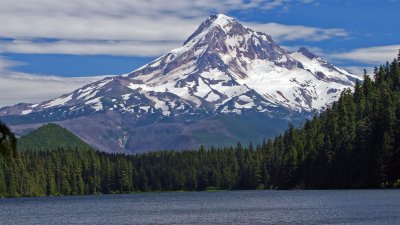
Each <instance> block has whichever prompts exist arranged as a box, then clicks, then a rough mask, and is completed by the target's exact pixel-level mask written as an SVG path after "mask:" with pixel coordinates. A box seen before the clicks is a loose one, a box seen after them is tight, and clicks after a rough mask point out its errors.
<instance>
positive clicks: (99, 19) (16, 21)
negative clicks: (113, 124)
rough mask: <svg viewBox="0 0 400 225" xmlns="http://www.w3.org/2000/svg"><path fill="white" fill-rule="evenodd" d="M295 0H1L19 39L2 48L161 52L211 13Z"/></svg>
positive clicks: (1, 15) (309, 31)
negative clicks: (49, 41) (49, 40)
mask: <svg viewBox="0 0 400 225" xmlns="http://www.w3.org/2000/svg"><path fill="white" fill-rule="evenodd" d="M291 2H295V0H268V1H267V0H250V1H244V0H221V1H214V0H201V1H187V0H174V1H167V0H147V1H141V0H113V1H110V0H87V1H82V0H69V1H54V0H24V1H23V2H21V1H12V0H4V1H0V38H11V39H14V40H15V41H5V40H3V41H1V42H0V53H1V52H3V53H4V52H10V53H39V54H41V53H53V54H76V55H78V54H79V55H82V54H85V55H96V54H109V55H136V56H158V55H160V54H163V53H165V52H166V51H168V50H171V49H173V48H175V47H178V46H179V45H181V43H182V42H183V41H184V40H185V39H186V38H187V37H189V36H190V34H191V33H192V32H194V31H195V29H196V28H197V26H198V25H199V24H200V23H201V22H202V21H203V20H204V19H205V18H206V17H207V16H208V15H209V14H212V13H228V12H230V11H232V10H238V9H240V10H243V9H253V8H257V9H263V10H270V9H273V8H277V7H284V6H285V4H286V5H287V4H290V3H291ZM298 2H301V3H308V1H306V2H302V0H298ZM248 26H249V27H250V28H254V29H255V30H257V31H262V32H265V33H267V34H271V35H272V36H273V37H274V38H275V39H277V40H278V41H292V40H299V39H303V40H309V41H320V40H325V39H329V38H333V37H344V36H346V35H347V33H346V32H345V31H344V30H342V29H322V28H315V27H306V26H293V25H282V24H276V23H267V24H257V23H248ZM43 39H45V40H43ZM46 39H47V40H48V39H55V40H53V41H52V42H51V43H48V42H47V41H46Z"/></svg>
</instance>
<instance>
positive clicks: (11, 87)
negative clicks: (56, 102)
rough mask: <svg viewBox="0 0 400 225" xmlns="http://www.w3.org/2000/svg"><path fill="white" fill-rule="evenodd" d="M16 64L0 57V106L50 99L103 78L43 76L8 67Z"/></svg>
mask: <svg viewBox="0 0 400 225" xmlns="http://www.w3.org/2000/svg"><path fill="white" fill-rule="evenodd" d="M16 64H19V62H14V61H10V60H7V59H5V58H3V57H0V90H1V93H2V94H1V95H0V107H3V106H7V105H14V104H17V103H21V102H25V103H36V102H41V101H43V100H47V99H52V98H55V97H58V96H60V95H62V94H65V93H68V92H70V91H73V90H75V89H77V88H79V87H81V86H83V85H85V84H89V83H91V82H94V81H96V80H99V79H101V78H104V76H97V77H58V76H43V75H33V74H27V73H20V72H13V71H10V70H9V67H11V66H14V65H16Z"/></svg>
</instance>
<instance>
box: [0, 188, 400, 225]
mask: <svg viewBox="0 0 400 225" xmlns="http://www.w3.org/2000/svg"><path fill="white" fill-rule="evenodd" d="M0 218H1V220H0V224H12V225H15V224H19V225H24V224H41V225H47V224H49V225H50V224H51V225H55V224H57V225H60V224H96V225H98V224H107V225H111V224H363V225H364V224H380V225H382V224H400V190H332V191H304V190H293V191H273V190H266V191H221V192H166V193H144V194H131V195H101V196H66V197H36V198H16V199H0Z"/></svg>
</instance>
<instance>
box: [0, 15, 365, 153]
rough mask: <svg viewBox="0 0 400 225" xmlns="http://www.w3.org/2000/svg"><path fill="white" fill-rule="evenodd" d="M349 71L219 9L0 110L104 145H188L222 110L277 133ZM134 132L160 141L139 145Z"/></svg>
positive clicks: (349, 81)
mask: <svg viewBox="0 0 400 225" xmlns="http://www.w3.org/2000/svg"><path fill="white" fill-rule="evenodd" d="M357 79H359V78H358V77H357V76H355V75H353V74H350V73H348V72H347V71H344V70H342V69H339V68H337V67H335V66H333V65H331V64H329V63H328V62H326V61H324V60H322V59H321V58H320V57H318V56H315V55H314V54H312V53H311V52H309V51H308V50H307V49H306V48H300V49H299V51H298V52H289V51H287V50H285V49H283V48H281V47H280V46H279V45H277V44H276V43H275V42H274V41H273V40H272V38H271V37H270V36H269V35H266V34H264V33H260V32H255V31H253V30H251V29H249V28H247V27H245V26H243V25H241V24H240V23H239V22H238V21H236V20H235V19H233V18H230V17H227V16H224V15H221V14H219V15H213V16H210V17H209V18H208V19H207V20H206V21H204V22H203V23H202V24H201V25H200V26H199V28H198V29H197V30H196V31H195V32H194V33H193V34H192V35H191V36H190V37H189V38H188V39H187V40H186V41H185V42H184V45H183V46H182V47H180V48H178V49H175V50H172V51H170V52H168V53H166V54H165V55H163V56H161V57H160V58H158V59H156V60H154V61H153V62H151V63H149V64H147V65H145V66H143V67H141V68H139V69H137V70H135V71H133V72H131V73H128V74H125V75H121V76H115V77H109V78H105V79H103V80H100V81H98V82H95V83H92V84H89V85H86V86H84V87H82V88H80V89H78V90H76V91H74V92H72V93H69V94H65V95H63V96H61V97H59V98H56V99H53V100H50V101H45V102H42V103H39V104H19V105H16V106H11V107H5V108H2V109H0V117H1V119H2V120H5V121H6V122H7V123H9V124H22V125H20V126H19V128H20V129H21V130H23V124H32V123H37V124H40V123H44V122H50V121H59V123H60V124H63V125H64V126H66V127H67V128H68V127H69V128H70V129H71V130H72V131H74V132H75V133H76V134H78V136H80V137H81V138H82V139H84V140H85V141H87V142H89V143H91V144H92V145H94V146H96V147H97V148H99V149H101V150H104V151H137V150H150V149H153V150H154V149H155V148H157V149H171V148H185V147H189V148H190V147H195V146H198V145H199V144H209V143H202V142H201V141H199V139H198V138H197V139H196V137H195V136H196V135H194V133H196V132H197V131H199V130H201V129H203V130H207V132H208V131H209V130H210V127H213V126H211V125H210V122H209V121H219V119H220V118H224V116H228V117H229V116H231V117H234V118H237V119H239V120H240V118H245V117H246V115H253V117H254V118H261V117H262V118H264V119H261V120H262V121H272V120H275V121H280V122H277V123H276V124H277V125H276V126H274V128H273V129H270V130H274V131H275V130H276V131H277V132H278V131H280V130H282V129H284V127H286V126H285V124H287V122H288V121H293V120H296V119H299V118H300V119H299V120H301V116H304V115H307V114H309V113H310V112H312V111H313V110H322V109H324V108H325V107H326V106H328V105H329V104H330V103H332V102H333V101H334V100H336V99H337V98H338V97H339V95H340V92H341V91H342V90H343V89H345V88H349V87H352V86H353V84H354V82H355V80H357ZM111 115H112V116H111ZM255 115H256V116H255ZM216 118H219V119H216ZM247 119H248V118H247ZM205 121H208V122H205ZM266 123H270V124H272V123H271V122H266ZM161 124H162V125H161ZM206 124H208V126H206ZM278 124H279V125H278ZM221 126H224V125H223V124H222V125H221ZM268 126H270V127H271V128H272V125H268V124H267V126H266V127H265V129H264V130H268ZM280 126H281V128H279V127H280ZM30 127H31V125H30ZM140 127H142V128H143V127H147V128H146V129H147V130H143V129H140ZM161 127H162V128H161ZM171 127H173V128H171ZM199 127H201V129H200V128H199ZM196 129H197V130H196ZM213 129H214V130H215V127H214V128H213ZM82 130H84V132H82ZM264 130H263V131H262V132H264ZM164 131H165V132H164ZM96 132H97V134H98V135H97V136H99V135H100V136H101V138H106V136H107V134H110V137H111V139H110V140H109V141H107V142H109V143H103V144H102V143H100V142H101V141H99V138H97V136H96ZM137 132H142V134H143V135H148V136H151V137H153V138H154V137H156V136H160V135H164V137H168V140H167V139H163V143H161V139H158V140H157V138H155V139H154V140H153V142H157V141H160V143H158V144H155V145H151V146H150V147H149V144H147V146H146V144H145V143H144V144H142V145H138V144H137V143H138V142H139V143H140V140H141V136H140V134H138V133H137ZM149 132H150V133H151V134H150V133H149ZM152 132H153V133H152ZM157 132H159V133H161V134H158V133H157ZM219 132H220V134H223V136H224V137H228V139H229V140H231V139H232V142H234V141H237V140H242V139H241V138H240V137H239V136H240V135H238V134H233V133H232V132H230V130H229V129H228V128H226V129H225V130H223V129H222V130H219ZM211 133H212V132H211ZM260 135H263V134H261V133H260ZM271 135H273V134H271ZM101 138H100V139H101ZM102 141H104V140H102ZM254 141H258V140H254ZM203 142H204V141H203ZM205 142H207V140H205ZM166 143H167V144H166ZM168 143H170V144H168Z"/></svg>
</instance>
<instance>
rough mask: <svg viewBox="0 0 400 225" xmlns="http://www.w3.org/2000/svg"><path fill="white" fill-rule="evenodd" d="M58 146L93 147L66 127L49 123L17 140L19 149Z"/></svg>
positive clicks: (40, 148) (73, 147)
mask: <svg viewBox="0 0 400 225" xmlns="http://www.w3.org/2000/svg"><path fill="white" fill-rule="evenodd" d="M58 148H64V149H67V148H72V149H75V148H78V149H90V148H91V147H90V146H89V145H88V144H86V143H85V142H84V141H82V140H81V139H80V138H78V137H77V136H75V135H74V134H73V133H71V132H69V131H68V130H67V129H65V128H64V127H61V126H59V125H57V124H54V123H49V124H46V125H43V126H41V127H39V128H38V129H36V130H34V131H32V132H30V133H28V134H27V135H25V136H22V137H21V138H19V139H18V141H17V149H18V150H21V151H24V150H36V151H37V150H43V151H47V150H55V149H58Z"/></svg>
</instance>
